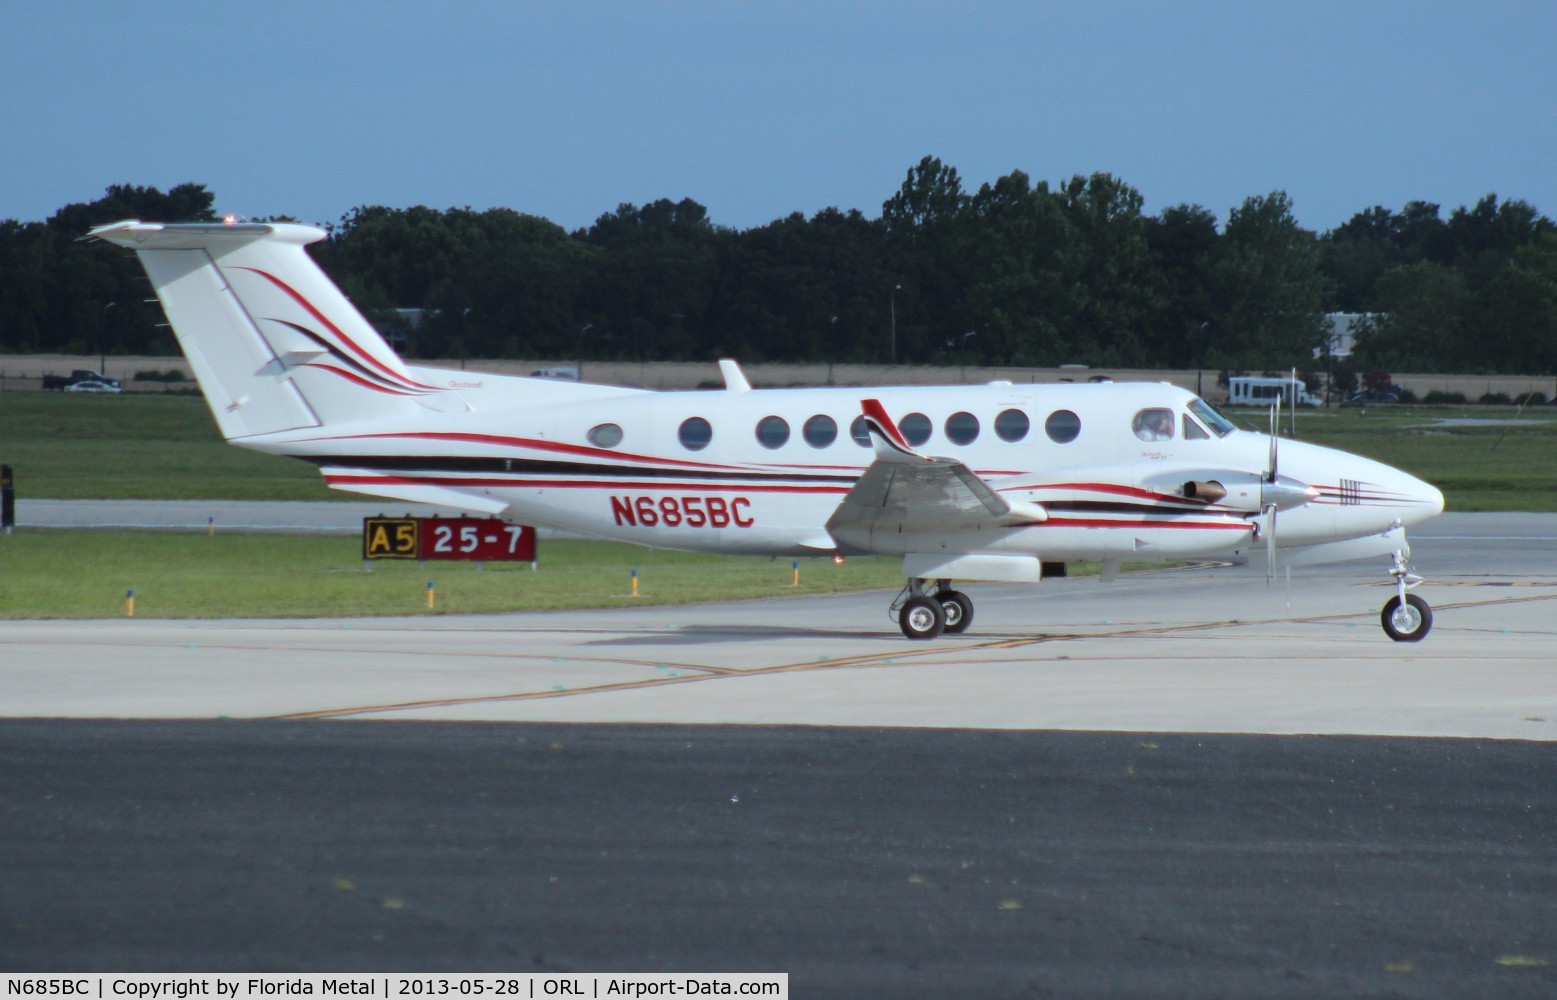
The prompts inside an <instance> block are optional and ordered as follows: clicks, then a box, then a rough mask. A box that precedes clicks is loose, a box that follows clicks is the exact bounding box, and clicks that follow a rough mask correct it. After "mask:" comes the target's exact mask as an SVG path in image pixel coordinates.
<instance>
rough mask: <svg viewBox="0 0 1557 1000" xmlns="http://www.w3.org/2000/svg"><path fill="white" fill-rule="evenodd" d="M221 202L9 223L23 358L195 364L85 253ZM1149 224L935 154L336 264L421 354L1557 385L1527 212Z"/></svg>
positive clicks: (13, 334)
mask: <svg viewBox="0 0 1557 1000" xmlns="http://www.w3.org/2000/svg"><path fill="white" fill-rule="evenodd" d="M214 203H215V196H214V194H213V193H212V192H211V191H209V190H208V189H207V188H206V187H204V186H202V185H198V184H183V185H179V186H177V187H174V188H172V189H171V190H169V191H167V192H162V191H159V190H157V189H155V188H149V187H136V186H130V185H121V186H114V187H111V188H109V189H108V191H107V193H106V194H105V196H104V197H103V198H100V199H98V200H97V201H93V202H90V203H83V204H73V205H68V206H66V207H65V208H63V209H61V210H60V211H59V212H58V213H56V214H55V215H54V216H52V217H51V218H49V219H48V220H47V221H46V222H41V223H40V222H27V223H23V222H17V221H15V220H5V221H0V282H3V285H0V287H3V288H5V290H6V293H5V295H4V296H3V297H0V350H3V351H6V352H8V353H39V352H60V353H77V354H91V353H97V352H98V351H99V350H100V349H105V350H107V351H108V352H109V353H120V354H128V353H134V354H164V353H173V352H174V351H176V347H175V345H174V343H173V339H172V337H171V335H170V334H169V332H168V331H167V329H166V328H165V327H164V326H161V325H160V324H161V323H162V316H161V311H160V309H159V308H158V307H157V305H156V304H155V303H154V302H147V301H146V300H147V299H148V298H150V297H151V295H150V290H149V288H148V287H147V284H146V282H145V279H144V277H143V276H142V274H141V271H140V268H139V266H138V265H137V264H136V263H135V261H134V260H133V258H132V257H131V255H129V254H127V253H126V252H124V251H122V250H119V249H117V248H113V247H109V246H105V245H102V244H83V243H80V242H78V241H77V238H78V237H79V236H81V235H82V234H83V233H85V232H86V231H87V230H88V229H89V228H91V227H92V226H94V225H98V224H101V223H105V222H111V221H115V220H117V219H123V218H141V219H147V220H156V221H214V220H215V216H214V213H213V205H214ZM1142 204H1143V199H1142V196H1141V194H1140V192H1139V191H1137V190H1136V189H1135V188H1133V187H1131V186H1130V185H1128V184H1126V183H1125V182H1124V181H1122V180H1120V179H1119V178H1116V177H1114V176H1112V175H1111V174H1106V173H1097V174H1092V175H1091V176H1085V177H1084V176H1075V177H1072V178H1070V179H1069V180H1067V181H1064V182H1063V183H1057V184H1053V185H1051V184H1050V183H1048V182H1047V181H1037V182H1034V181H1033V180H1032V179H1031V178H1029V177H1028V175H1027V174H1025V173H1023V172H1021V171H1013V172H1012V173H1010V174H1007V175H1006V176H1004V177H1001V178H999V179H997V180H995V181H993V182H992V183H985V184H982V185H981V186H979V188H978V189H977V190H975V191H969V190H968V189H967V187H966V186H965V185H964V184H963V182H962V179H961V178H960V176H959V175H958V173H957V170H956V169H955V168H954V167H951V166H949V165H947V164H944V163H942V162H941V161H940V160H938V159H935V158H933V157H926V158H925V159H923V160H922V161H920V162H919V163H918V164H915V165H914V166H913V167H912V168H911V169H910V170H909V171H908V172H907V175H906V177H905V178H904V180H903V183H902V185H901V186H900V187H899V189H898V190H897V191H896V192H895V193H893V194H892V195H891V196H890V197H889V198H888V199H887V200H886V201H885V203H884V204H883V205H882V208H881V214H880V215H879V216H877V217H875V218H871V217H867V216H866V215H864V214H863V213H861V212H859V211H857V210H850V211H841V210H839V209H836V208H828V209H824V210H823V211H820V212H818V213H816V214H815V215H813V216H811V217H809V218H807V217H805V216H804V215H802V214H800V213H795V214H793V215H790V216H788V217H786V218H782V219H778V220H775V221H774V222H772V223H769V224H768V225H765V226H759V227H755V228H751V229H745V230H736V229H731V228H727V227H723V226H718V225H716V224H714V222H713V221H712V220H710V219H709V218H708V213H707V211H706V209H705V208H704V207H703V206H702V205H700V204H698V203H697V202H695V201H693V200H691V199H685V200H682V201H671V200H668V199H662V200H660V201H656V202H653V203H650V204H646V205H641V206H639V205H632V204H623V205H620V206H618V207H617V208H616V209H615V210H614V211H611V212H607V213H605V214H603V215H601V216H600V217H599V218H598V219H596V220H595V222H594V224H593V225H591V226H589V227H587V228H584V229H580V230H578V231H575V232H571V233H570V232H568V231H566V230H565V229H563V228H562V227H560V226H558V225H556V224H554V223H552V222H550V221H548V220H546V219H543V218H539V217H536V216H532V215H525V214H522V213H520V212H516V211H514V210H512V209H507V208H498V209H491V210H488V211H481V212H477V211H473V210H471V209H468V208H466V209H447V210H441V211H440V210H436V209H431V208H426V207H414V208H403V209H402V208H388V207H383V206H363V207H359V208H356V209H353V210H352V211H351V212H350V213H348V214H347V215H346V216H345V217H344V218H343V219H341V221H340V222H339V223H338V224H336V225H334V226H332V227H330V228H331V235H330V238H329V239H328V240H326V241H324V242H322V243H320V244H317V245H316V246H315V247H314V248H313V252H314V255H315V258H316V259H317V260H318V261H319V263H320V265H321V266H322V267H323V268H324V269H325V270H326V271H327V272H328V273H329V274H330V275H331V277H332V278H334V280H335V281H336V282H337V283H338V284H339V285H340V286H341V287H342V288H343V289H344V290H345V292H346V293H347V294H348V295H349V296H350V297H351V298H352V299H353V300H354V301H355V302H356V303H357V304H358V305H359V307H361V308H362V309H363V310H364V311H365V312H366V313H367V314H368V315H369V317H370V318H371V319H373V320H374V322H375V323H377V324H378V325H380V327H381V328H382V329H385V330H386V332H387V333H388V334H389V335H390V336H391V338H392V339H393V340H394V341H395V342H396V344H397V345H398V346H400V347H401V349H402V350H403V351H404V352H405V353H407V354H408V355H410V356H412V357H454V356H459V357H471V358H483V357H488V358H500V357H525V358H556V359H567V358H587V359H615V360H639V359H642V360H709V359H713V358H717V357H736V358H740V359H742V360H744V361H749V362H760V361H809V362H829V361H831V362H840V363H843V362H874V363H881V362H892V361H896V362H900V363H913V364H927V363H928V364H935V363H945V364H994V365H1003V366H1035V367H1038V366H1052V365H1058V364H1077V363H1079V364H1090V365H1094V366H1118V367H1146V368H1149V367H1172V368H1189V367H1204V368H1215V369H1238V370H1255V369H1264V370H1278V369H1285V368H1288V367H1292V366H1296V367H1298V368H1308V369H1314V368H1316V367H1320V366H1321V365H1322V364H1323V362H1322V361H1316V354H1317V355H1320V356H1321V357H1322V355H1323V352H1324V350H1325V347H1326V344H1327V340H1328V334H1329V330H1330V326H1329V324H1328V323H1327V321H1326V319H1325V314H1326V313H1331V312H1349V313H1361V314H1366V319H1365V320H1363V321H1362V322H1361V323H1360V324H1359V325H1358V328H1357V344H1356V350H1355V353H1354V355H1353V357H1352V358H1351V359H1350V361H1349V362H1348V363H1349V364H1350V366H1351V367H1353V368H1356V369H1359V370H1362V369H1368V368H1383V369H1392V370H1402V371H1404V370H1409V371H1466V372H1517V373H1526V374H1545V373H1552V372H1554V371H1557V226H1554V224H1553V223H1552V221H1551V220H1550V219H1547V218H1546V217H1544V216H1542V215H1541V214H1539V213H1538V212H1537V211H1536V210H1535V209H1534V208H1533V207H1532V206H1531V205H1529V204H1528V203H1526V202H1523V201H1518V200H1511V201H1500V200H1499V199H1498V197H1497V196H1496V195H1487V196H1486V197H1485V198H1483V199H1482V200H1481V201H1479V202H1477V203H1476V204H1475V205H1474V206H1471V207H1464V206H1462V207H1459V208H1455V209H1453V210H1452V211H1450V212H1449V213H1448V214H1447V215H1445V213H1444V212H1443V211H1442V209H1441V208H1440V206H1438V205H1434V204H1430V203H1426V202H1410V203H1408V204H1407V205H1405V206H1404V207H1403V208H1402V209H1400V210H1398V211H1396V210H1392V209H1388V208H1383V207H1374V208H1370V209H1367V210H1366V211H1363V212H1360V213H1358V214H1357V215H1355V216H1353V217H1352V218H1351V219H1350V220H1349V221H1347V222H1346V223H1345V224H1343V225H1341V226H1339V227H1337V228H1336V229H1334V230H1331V231H1329V232H1326V233H1323V234H1318V233H1314V232H1312V231H1309V230H1306V229H1304V228H1302V227H1301V226H1300V225H1299V224H1298V222H1297V220H1296V218H1295V217H1294V215H1293V210H1292V203H1291V200H1290V199H1289V198H1288V197H1287V195H1286V194H1285V193H1284V192H1281V191H1273V192H1271V193H1269V194H1264V195H1256V196H1251V197H1249V198H1246V199H1245V200H1244V201H1243V203H1242V204H1241V205H1239V206H1237V207H1236V208H1233V209H1232V210H1231V211H1230V212H1229V214H1228V217H1227V220H1226V223H1225V224H1222V225H1219V224H1218V220H1217V216H1216V215H1215V213H1213V212H1212V211H1210V210H1208V209H1206V208H1205V207H1203V206H1199V205H1176V206H1173V207H1170V208H1166V209H1164V210H1162V211H1161V212H1159V213H1157V214H1155V215H1147V214H1145V213H1144V212H1143V210H1142ZM407 310H410V311H411V312H407Z"/></svg>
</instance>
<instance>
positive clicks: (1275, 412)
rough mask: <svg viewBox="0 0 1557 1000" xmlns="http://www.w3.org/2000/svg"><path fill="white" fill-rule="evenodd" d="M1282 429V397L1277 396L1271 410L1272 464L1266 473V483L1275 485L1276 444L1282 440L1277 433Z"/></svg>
mask: <svg viewBox="0 0 1557 1000" xmlns="http://www.w3.org/2000/svg"><path fill="white" fill-rule="evenodd" d="M1280 429H1281V397H1280V396H1277V397H1276V402H1275V404H1274V405H1272V406H1271V408H1270V462H1269V464H1268V465H1267V467H1266V471H1265V481H1266V482H1267V483H1274V482H1275V481H1276V467H1277V466H1276V455H1277V452H1276V442H1277V441H1278V440H1280V438H1278V437H1277V433H1276V432H1277V431H1279V430H1280Z"/></svg>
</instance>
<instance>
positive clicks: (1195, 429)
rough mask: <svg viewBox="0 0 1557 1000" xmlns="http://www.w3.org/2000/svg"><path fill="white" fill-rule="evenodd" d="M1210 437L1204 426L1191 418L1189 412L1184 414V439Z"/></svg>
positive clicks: (1197, 439)
mask: <svg viewBox="0 0 1557 1000" xmlns="http://www.w3.org/2000/svg"><path fill="white" fill-rule="evenodd" d="M1210 438H1211V435H1209V434H1207V433H1206V429H1205V428H1204V427H1202V426H1200V425H1199V424H1197V423H1195V421H1193V420H1191V419H1190V416H1189V414H1187V413H1186V414H1184V440H1186V441H1199V440H1202V439H1205V440H1210Z"/></svg>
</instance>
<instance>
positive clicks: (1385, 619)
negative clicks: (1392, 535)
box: [1379, 545, 1433, 642]
mask: <svg viewBox="0 0 1557 1000" xmlns="http://www.w3.org/2000/svg"><path fill="white" fill-rule="evenodd" d="M1410 558H1411V549H1410V547H1408V546H1404V545H1403V546H1402V547H1401V548H1399V549H1396V550H1395V561H1394V564H1393V565H1391V566H1390V569H1389V575H1390V576H1392V577H1394V578H1395V596H1394V597H1391V598H1390V599H1389V601H1388V602H1386V603H1385V605H1384V610H1383V611H1382V612H1380V613H1379V621H1380V622H1381V623H1382V624H1383V625H1384V634H1385V635H1388V636H1389V637H1390V638H1391V639H1394V640H1395V641H1396V642H1421V641H1422V640H1423V639H1425V638H1426V637H1427V633H1428V632H1431V631H1432V629H1433V609H1432V607H1431V606H1429V605H1428V603H1427V602H1426V601H1424V600H1423V599H1422V598H1420V597H1418V596H1416V595H1415V594H1411V593H1407V591H1410V590H1413V589H1415V588H1416V585H1417V584H1419V583H1421V582H1422V578H1421V577H1419V576H1417V575H1416V574H1415V573H1413V572H1411V571H1410V570H1409V569H1407V568H1406V560H1408V559H1410Z"/></svg>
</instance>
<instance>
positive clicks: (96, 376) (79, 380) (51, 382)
mask: <svg viewBox="0 0 1557 1000" xmlns="http://www.w3.org/2000/svg"><path fill="white" fill-rule="evenodd" d="M86 382H92V383H96V384H98V385H106V386H110V387H111V388H109V389H107V390H104V389H82V390H79V391H81V392H105V391H107V392H119V391H120V390H121V389H123V388H124V383H123V382H121V381H119V380H118V379H116V378H109V377H108V376H107V375H104V374H103V373H102V372H94V371H89V370H87V369H85V368H77V369H76V370H75V371H73V372H71V373H70V374H69V375H45V376H43V387H44V388H45V389H52V390H55V391H59V390H63V389H69V388H70V387H71V386H75V385H81V384H83V383H86Z"/></svg>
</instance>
